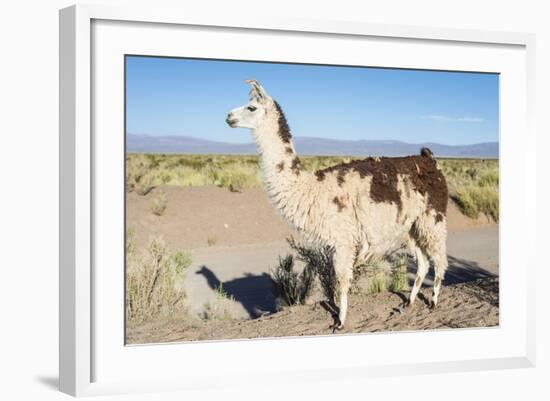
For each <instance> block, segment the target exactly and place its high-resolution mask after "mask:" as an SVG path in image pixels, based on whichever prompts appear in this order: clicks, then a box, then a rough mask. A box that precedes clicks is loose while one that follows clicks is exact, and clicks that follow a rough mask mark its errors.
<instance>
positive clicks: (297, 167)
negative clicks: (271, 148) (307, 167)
mask: <svg viewBox="0 0 550 401" xmlns="http://www.w3.org/2000/svg"><path fill="white" fill-rule="evenodd" d="M300 168H301V163H300V159H299V158H298V156H296V157H295V158H294V159H292V164H291V165H290V169H291V170H292V171H293V172H294V174H296V175H300Z"/></svg>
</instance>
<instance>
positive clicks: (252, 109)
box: [247, 106, 256, 111]
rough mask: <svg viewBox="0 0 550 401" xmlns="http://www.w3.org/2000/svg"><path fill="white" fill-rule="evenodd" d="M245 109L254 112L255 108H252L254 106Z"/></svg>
mask: <svg viewBox="0 0 550 401" xmlns="http://www.w3.org/2000/svg"><path fill="white" fill-rule="evenodd" d="M247 109H248V110H250V111H255V110H256V107H254V106H248V107H247Z"/></svg>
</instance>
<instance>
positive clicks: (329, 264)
mask: <svg viewBox="0 0 550 401" xmlns="http://www.w3.org/2000/svg"><path fill="white" fill-rule="evenodd" d="M287 242H288V244H289V245H290V247H291V248H292V249H293V250H294V251H295V252H296V254H297V258H298V260H301V261H302V262H303V263H304V264H305V267H304V271H306V270H307V271H308V272H309V273H308V274H311V275H312V276H314V277H316V278H317V280H318V281H319V284H320V285H321V289H322V291H323V295H324V296H325V297H326V298H327V299H329V300H333V299H334V297H335V288H336V274H335V272H334V262H333V256H334V249H332V248H331V247H328V246H327V247H324V248H321V249H318V248H310V247H307V246H304V245H299V244H297V243H296V241H294V238H288V239H287Z"/></svg>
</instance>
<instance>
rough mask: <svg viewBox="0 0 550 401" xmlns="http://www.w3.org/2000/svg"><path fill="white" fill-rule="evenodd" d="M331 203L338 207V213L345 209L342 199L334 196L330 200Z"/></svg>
mask: <svg viewBox="0 0 550 401" xmlns="http://www.w3.org/2000/svg"><path fill="white" fill-rule="evenodd" d="M332 203H334V204H335V205H336V206H337V207H338V211H339V212H341V211H342V210H344V208H345V207H346V204H345V203H344V201H343V199H342V197H338V196H335V197H334V199H333V200H332Z"/></svg>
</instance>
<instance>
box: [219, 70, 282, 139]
mask: <svg viewBox="0 0 550 401" xmlns="http://www.w3.org/2000/svg"><path fill="white" fill-rule="evenodd" d="M246 83H247V84H250V86H251V90H250V101H249V102H248V103H247V104H245V105H244V106H241V107H237V108H235V109H233V110H231V111H230V112H229V114H228V115H227V118H226V120H225V121H226V122H227V124H228V125H229V126H230V127H231V128H252V129H254V128H257V127H259V126H260V125H261V124H262V122H263V121H264V119H265V118H266V116H267V115H268V113H269V111H270V110H271V109H273V108H274V102H273V99H271V97H270V96H269V95H268V94H267V92H266V91H265V89H264V88H262V85H260V83H259V82H258V81H255V80H253V79H248V80H246Z"/></svg>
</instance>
